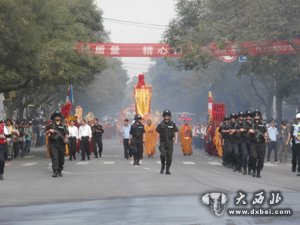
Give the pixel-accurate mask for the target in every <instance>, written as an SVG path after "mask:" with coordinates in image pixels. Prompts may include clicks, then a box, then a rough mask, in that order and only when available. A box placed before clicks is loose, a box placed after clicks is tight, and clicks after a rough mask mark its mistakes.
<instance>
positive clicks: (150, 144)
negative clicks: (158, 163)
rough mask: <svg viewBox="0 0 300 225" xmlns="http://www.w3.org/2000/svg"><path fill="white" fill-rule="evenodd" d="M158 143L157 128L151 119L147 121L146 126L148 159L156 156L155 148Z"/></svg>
mask: <svg viewBox="0 0 300 225" xmlns="http://www.w3.org/2000/svg"><path fill="white" fill-rule="evenodd" d="M156 142H157V133H156V131H155V126H154V125H153V124H152V121H151V120H150V119H148V120H147V125H145V148H144V149H145V155H148V157H149V158H150V157H153V155H154V154H155V146H156Z"/></svg>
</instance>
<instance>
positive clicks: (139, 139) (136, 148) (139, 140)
mask: <svg viewBox="0 0 300 225" xmlns="http://www.w3.org/2000/svg"><path fill="white" fill-rule="evenodd" d="M129 134H130V138H129V145H131V146H132V150H133V159H134V162H133V165H134V166H140V160H141V159H142V157H143V151H144V150H143V149H144V146H143V144H144V140H145V137H144V134H145V128H144V125H143V124H142V117H141V115H139V114H137V115H135V116H134V124H133V125H132V126H131V128H130V132H129Z"/></svg>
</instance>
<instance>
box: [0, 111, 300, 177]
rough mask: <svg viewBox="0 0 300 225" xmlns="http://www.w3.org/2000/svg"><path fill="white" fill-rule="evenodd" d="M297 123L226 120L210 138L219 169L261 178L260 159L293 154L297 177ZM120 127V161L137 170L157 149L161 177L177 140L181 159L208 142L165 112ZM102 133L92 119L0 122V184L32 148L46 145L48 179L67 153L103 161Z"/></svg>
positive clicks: (199, 128) (202, 131)
mask: <svg viewBox="0 0 300 225" xmlns="http://www.w3.org/2000/svg"><path fill="white" fill-rule="evenodd" d="M299 121H300V114H299V113H298V114H297V115H296V120H295V121H294V123H293V124H290V123H288V122H287V121H282V122H281V123H280V126H279V127H278V126H277V125H278V124H276V121H274V120H272V121H270V122H269V123H265V122H264V121H263V120H262V115H261V112H259V111H258V110H256V111H254V112H251V111H246V112H240V113H232V114H230V115H227V116H225V118H224V121H223V122H222V123H221V124H220V126H218V128H217V129H216V133H217V134H220V136H217V135H215V137H214V141H215V139H220V140H219V142H218V143H219V144H218V145H219V148H220V149H221V150H220V151H219V150H218V151H219V156H222V159H223V165H224V166H225V167H227V168H231V169H233V171H239V172H241V173H243V174H244V175H246V174H248V175H252V176H253V177H261V171H262V169H263V166H264V163H265V158H266V161H267V163H270V162H271V155H272V153H273V154H274V161H273V162H274V163H280V162H282V163H287V162H288V160H289V155H290V152H292V171H293V172H296V169H297V165H298V174H297V175H298V176H300V150H299V145H300V140H299V133H300V131H299V130H300V128H299ZM123 123H124V124H123V126H122V127H121V128H120V129H121V131H120V132H119V133H120V138H121V139H120V141H121V142H122V143H123V148H124V158H125V159H133V165H134V166H139V165H140V160H141V159H143V157H144V156H146V157H148V158H152V157H153V156H154V155H155V154H156V153H157V151H156V150H157V147H158V150H159V156H160V159H161V165H162V167H161V173H164V172H166V174H171V173H170V166H171V163H172V155H173V143H177V142H178V141H179V142H180V147H181V152H182V154H183V155H184V156H191V155H192V154H193V148H199V149H203V148H205V147H206V146H207V143H208V142H211V141H212V140H209V139H207V134H208V127H209V126H208V125H207V124H204V123H202V124H201V123H198V124H196V125H194V126H192V125H190V124H189V121H188V120H184V121H183V123H181V124H180V123H178V125H179V129H178V128H177V126H176V124H175V122H173V121H172V120H171V112H170V111H169V110H165V111H164V112H163V120H162V121H161V122H160V123H153V121H152V120H151V119H149V118H148V119H147V120H146V121H144V122H143V120H142V117H141V116H140V115H136V116H135V117H134V120H133V121H132V122H130V121H129V119H124V121H123ZM104 130H105V128H103V126H102V125H101V124H100V121H99V119H97V118H93V119H92V120H88V121H86V120H85V119H82V120H81V122H80V123H78V122H77V118H75V117H71V118H69V119H68V120H63V116H62V114H61V113H60V112H59V111H56V112H54V113H53V114H52V116H51V121H47V122H44V123H37V122H34V123H32V122H31V121H27V122H26V121H19V122H18V121H12V120H10V119H7V120H6V121H0V179H1V180H3V179H4V177H3V173H4V165H5V164H4V162H5V161H9V160H12V159H14V158H16V157H18V156H21V157H24V155H26V154H30V150H31V147H32V146H39V145H42V144H44V143H45V142H46V144H47V149H48V155H49V156H50V157H51V160H52V169H53V177H58V176H62V170H63V165H64V160H65V154H66V152H67V155H68V157H69V160H70V161H72V160H77V153H80V155H81V158H80V160H90V158H91V154H93V155H94V157H95V158H99V157H102V151H103V142H102V136H103V133H104ZM177 133H178V134H177ZM42 139H43V140H42ZM45 140H46V141H45ZM214 143H217V142H214ZM291 150H292V151H291ZM165 170H166V171H165Z"/></svg>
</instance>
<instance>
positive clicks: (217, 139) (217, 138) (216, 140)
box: [213, 126, 223, 157]
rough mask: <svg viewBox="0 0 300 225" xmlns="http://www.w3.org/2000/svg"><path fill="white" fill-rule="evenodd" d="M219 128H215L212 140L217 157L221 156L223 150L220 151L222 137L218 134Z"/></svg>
mask: <svg viewBox="0 0 300 225" xmlns="http://www.w3.org/2000/svg"><path fill="white" fill-rule="evenodd" d="M219 129H220V126H218V127H217V128H216V133H215V137H214V140H213V143H214V145H215V146H216V149H217V151H218V156H220V157H222V156H223V149H222V135H221V133H220V132H219Z"/></svg>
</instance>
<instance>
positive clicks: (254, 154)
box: [249, 110, 268, 177]
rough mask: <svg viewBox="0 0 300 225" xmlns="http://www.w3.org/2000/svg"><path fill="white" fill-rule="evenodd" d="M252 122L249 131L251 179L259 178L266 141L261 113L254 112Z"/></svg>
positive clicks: (265, 130) (265, 129)
mask: <svg viewBox="0 0 300 225" xmlns="http://www.w3.org/2000/svg"><path fill="white" fill-rule="evenodd" d="M253 116H254V122H253V125H252V128H251V129H249V134H250V135H251V136H250V140H251V146H250V158H249V163H250V166H251V168H252V169H253V173H252V176H253V177H261V171H262V169H263V166H264V159H265V154H266V142H267V141H268V135H267V127H266V126H265V124H264V123H263V121H262V117H261V112H260V111H258V110H255V111H254V113H253Z"/></svg>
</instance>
